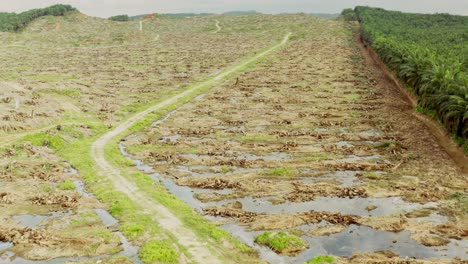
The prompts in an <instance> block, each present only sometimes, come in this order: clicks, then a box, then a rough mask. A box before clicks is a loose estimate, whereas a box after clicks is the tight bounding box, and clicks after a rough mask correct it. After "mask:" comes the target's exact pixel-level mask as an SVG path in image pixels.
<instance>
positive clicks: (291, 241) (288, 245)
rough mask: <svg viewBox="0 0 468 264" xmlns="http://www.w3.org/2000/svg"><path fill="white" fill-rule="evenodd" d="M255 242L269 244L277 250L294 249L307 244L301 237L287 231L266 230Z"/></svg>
mask: <svg viewBox="0 0 468 264" xmlns="http://www.w3.org/2000/svg"><path fill="white" fill-rule="evenodd" d="M255 243H257V244H260V245H264V246H268V247H269V248H271V249H272V250H273V251H275V252H284V251H290V250H293V251H294V249H297V248H305V247H306V246H307V244H306V243H305V242H304V241H303V240H302V239H301V238H299V237H297V236H295V235H292V234H289V233H287V232H269V231H268V232H265V233H263V234H261V235H259V236H257V237H256V238H255Z"/></svg>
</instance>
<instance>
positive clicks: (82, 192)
mask: <svg viewBox="0 0 468 264" xmlns="http://www.w3.org/2000/svg"><path fill="white" fill-rule="evenodd" d="M73 183H74V184H75V191H76V192H77V193H79V194H80V195H81V196H84V197H88V198H91V197H94V195H92V194H91V193H87V192H86V191H85V185H84V183H83V182H82V181H78V180H77V181H73Z"/></svg>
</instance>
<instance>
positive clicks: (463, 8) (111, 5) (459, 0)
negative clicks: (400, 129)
mask: <svg viewBox="0 0 468 264" xmlns="http://www.w3.org/2000/svg"><path fill="white" fill-rule="evenodd" d="M57 3H61V4H70V5H72V6H74V7H76V8H78V9H79V10H80V11H81V12H83V13H85V14H87V15H90V16H97V17H109V16H112V15H119V14H128V15H140V14H148V13H186V12H187V13H192V12H193V13H201V12H207V13H223V12H226V11H233V10H236V11H237V10H256V11H258V12H263V13H283V12H291V13H293V12H294V13H296V12H305V13H340V12H341V10H343V9H344V8H349V7H354V6H356V5H368V6H374V7H382V8H385V9H389V10H400V11H406V12H415V13H451V14H459V15H468V0H421V1H419V0H418V1H416V0H322V1H319V0H192V1H188V0H19V1H18V0H0V12H22V11H25V10H29V9H32V8H40V7H46V6H50V5H53V4H57Z"/></svg>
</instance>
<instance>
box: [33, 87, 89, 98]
mask: <svg viewBox="0 0 468 264" xmlns="http://www.w3.org/2000/svg"><path fill="white" fill-rule="evenodd" d="M39 92H40V93H46V94H47V93H51V94H57V95H62V96H67V97H70V98H79V97H81V91H80V90H79V89H75V88H65V89H54V88H50V89H43V90H40V91H39Z"/></svg>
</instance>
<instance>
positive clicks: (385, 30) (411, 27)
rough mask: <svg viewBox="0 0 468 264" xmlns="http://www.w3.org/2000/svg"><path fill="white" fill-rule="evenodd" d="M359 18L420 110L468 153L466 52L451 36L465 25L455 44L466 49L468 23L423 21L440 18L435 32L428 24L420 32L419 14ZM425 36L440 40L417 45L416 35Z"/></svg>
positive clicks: (362, 12) (366, 13)
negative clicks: (445, 28)
mask: <svg viewBox="0 0 468 264" xmlns="http://www.w3.org/2000/svg"><path fill="white" fill-rule="evenodd" d="M355 13H356V17H357V18H358V20H359V21H360V22H361V33H362V36H363V38H364V39H365V41H367V42H368V43H369V44H371V45H372V47H373V49H374V50H375V51H376V52H377V53H378V54H379V56H380V57H381V58H382V60H383V61H384V62H385V63H386V64H387V66H388V67H389V68H390V69H392V70H394V71H395V72H396V73H397V74H398V77H399V78H400V79H401V80H402V81H404V82H405V83H406V84H407V85H408V87H410V89H411V90H412V91H413V92H414V94H415V95H416V96H417V98H418V104H419V106H420V107H421V108H422V109H424V110H425V111H426V112H427V113H429V114H431V115H433V117H435V118H437V119H438V120H439V121H440V122H441V123H443V124H444V125H445V126H446V128H447V130H448V131H449V132H450V133H451V134H452V135H454V136H455V137H456V138H457V139H458V140H459V142H460V144H462V145H463V147H464V148H465V150H467V151H468V140H467V138H468V74H467V68H468V67H467V58H468V56H467V54H468V49H467V47H463V45H460V43H458V41H452V40H453V38H450V36H448V35H447V34H450V33H451V32H452V33H453V32H454V31H453V30H454V28H455V29H456V30H459V29H461V28H463V27H459V24H462V25H466V26H467V27H465V28H464V29H463V30H464V31H465V32H462V33H460V32H458V31H457V32H454V34H455V35H457V37H456V38H455V39H457V40H458V39H459V36H462V37H461V39H460V41H461V42H463V43H465V46H468V45H466V43H468V32H466V28H468V17H460V16H454V17H452V16H450V15H446V14H444V15H421V16H423V17H424V18H425V19H428V17H429V18H430V17H431V16H436V18H434V19H433V20H434V21H435V22H433V24H434V26H433V27H431V26H430V23H429V22H427V21H426V22H424V24H423V25H424V30H421V28H418V27H417V26H415V23H414V21H412V19H416V20H418V19H420V18H418V15H416V14H407V15H406V14H405V13H402V12H393V11H385V10H383V9H376V8H369V7H357V8H356V9H355ZM444 19H446V20H448V22H447V21H445V20H444ZM387 20H390V21H387ZM408 21H410V22H408ZM385 23H388V24H390V25H391V26H390V27H389V26H388V25H385ZM437 23H439V24H437ZM440 24H443V25H446V26H447V27H450V28H451V29H450V30H449V31H448V32H447V31H444V30H443V29H444V26H441V25H440ZM381 25H383V26H381ZM395 27H400V28H395ZM425 31H427V32H431V34H430V35H431V36H432V37H434V36H436V37H438V39H430V40H427V38H425V37H421V39H419V40H418V38H417V37H418V36H417V35H418V34H422V33H424V32H425ZM402 32H404V33H405V34H401V33H402ZM411 32H415V33H414V35H415V36H412V37H411V39H409V38H407V37H406V36H407V35H409V33H411ZM463 34H465V35H463ZM447 39H450V41H447ZM431 43H434V45H431Z"/></svg>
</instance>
